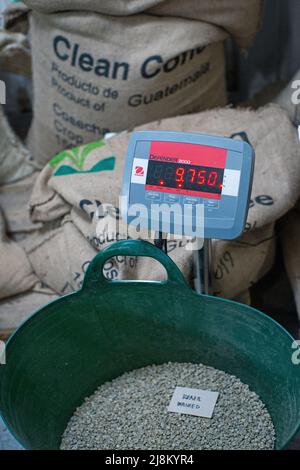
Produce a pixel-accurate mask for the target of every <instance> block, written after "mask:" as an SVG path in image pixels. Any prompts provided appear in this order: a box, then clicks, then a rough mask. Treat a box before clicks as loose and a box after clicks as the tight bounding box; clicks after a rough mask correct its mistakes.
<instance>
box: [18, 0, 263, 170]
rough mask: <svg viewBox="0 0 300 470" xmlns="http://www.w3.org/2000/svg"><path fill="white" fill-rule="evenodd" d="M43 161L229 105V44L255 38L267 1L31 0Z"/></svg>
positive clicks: (36, 148) (36, 135)
mask: <svg viewBox="0 0 300 470" xmlns="http://www.w3.org/2000/svg"><path fill="white" fill-rule="evenodd" d="M26 4H27V5H28V6H29V7H30V8H32V9H33V12H32V15H31V46H32V59H33V79H34V95H35V96H34V123H33V126H32V129H31V134H30V138H29V141H28V142H29V147H30V150H31V151H32V153H33V155H34V156H35V158H36V160H37V161H38V162H39V163H40V164H41V166H43V165H44V164H45V163H47V161H48V159H49V158H50V157H51V156H53V155H54V154H55V153H57V152H59V151H60V150H62V149H63V148H66V147H70V146H78V145H81V144H83V143H86V142H89V141H92V140H96V139H99V138H101V137H103V135H104V134H105V133H108V132H119V131H122V130H125V129H130V128H133V127H134V126H136V125H140V124H142V123H146V122H151V121H153V120H156V119H163V118H166V117H171V116H178V115H182V114H186V113H190V112H196V111H200V110H206V109H210V108H215V107H217V106H223V105H225V104H226V100H227V99H226V82H225V57H224V41H225V40H226V38H228V37H229V35H231V36H232V37H233V38H234V39H235V40H236V42H237V44H238V45H239V46H240V47H241V48H246V47H248V46H249V45H250V43H251V42H252V40H253V38H254V36H255V33H256V31H257V29H258V26H259V20H260V15H261V6H262V1H260V0H247V1H243V2H240V1H238V0H214V1H210V2H207V1H206V0H196V1H195V0H187V1H184V2H183V1H181V0H138V1H127V0H118V1H113V2H112V1H107V0H100V1H99V0H97V1H96V0H88V1H84V2H82V1H78V0H77V1H70V0H60V1H51V2H49V1H44V0H27V1H26Z"/></svg>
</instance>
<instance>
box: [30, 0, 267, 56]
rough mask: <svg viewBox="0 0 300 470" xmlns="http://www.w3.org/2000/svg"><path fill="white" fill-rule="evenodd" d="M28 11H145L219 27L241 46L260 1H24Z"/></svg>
mask: <svg viewBox="0 0 300 470" xmlns="http://www.w3.org/2000/svg"><path fill="white" fill-rule="evenodd" d="M26 4H27V5H29V6H30V7H31V8H33V9H35V10H38V11H41V12H45V13H53V12H58V11H67V10H83V9H84V10H85V11H93V12H98V13H102V14H104V15H115V16H128V15H133V14H138V13H141V12H147V13H148V14H151V15H158V16H176V17H178V18H191V19H193V20H194V19H195V20H200V21H204V22H206V23H211V24H213V25H217V26H220V27H221V28H223V29H225V30H226V31H227V32H229V33H230V34H231V35H232V36H233V37H234V38H235V40H236V42H237V44H238V45H239V46H240V47H243V48H246V47H249V45H250V44H251V42H252V40H253V38H254V36H255V34H256V32H257V29H258V27H259V23H260V17H261V11H262V5H263V1H262V0H243V1H242V2H241V1H240V0H210V1H209V2H208V1H207V0H184V1H182V0H113V1H111V0H85V1H84V3H83V1H82V0H51V2H49V1H47V0H26Z"/></svg>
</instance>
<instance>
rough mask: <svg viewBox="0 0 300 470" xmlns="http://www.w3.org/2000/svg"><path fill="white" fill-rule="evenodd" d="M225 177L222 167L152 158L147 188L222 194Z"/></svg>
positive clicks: (189, 192) (188, 192) (187, 192)
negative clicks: (168, 161)
mask: <svg viewBox="0 0 300 470" xmlns="http://www.w3.org/2000/svg"><path fill="white" fill-rule="evenodd" d="M223 177H224V170H222V169H220V168H211V167H204V166H195V165H182V164H178V163H162V162H158V161H155V160H150V161H149V164H148V172H147V179H146V189H155V190H156V191H162V192H164V191H165V189H176V190H177V192H179V193H180V194H190V195H193V193H196V195H197V196H198V195H199V192H205V193H211V194H216V195H220V194H221V192H222V183H223ZM172 192H174V191H172ZM211 194H210V196H211ZM207 197H208V196H207Z"/></svg>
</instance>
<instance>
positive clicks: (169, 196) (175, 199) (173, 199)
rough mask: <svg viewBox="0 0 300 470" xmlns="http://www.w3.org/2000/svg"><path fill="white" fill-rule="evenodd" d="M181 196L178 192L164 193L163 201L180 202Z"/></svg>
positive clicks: (169, 202)
mask: <svg viewBox="0 0 300 470" xmlns="http://www.w3.org/2000/svg"><path fill="white" fill-rule="evenodd" d="M180 198H181V196H180V195H179V194H165V198H164V202H166V203H167V204H176V203H177V202H180Z"/></svg>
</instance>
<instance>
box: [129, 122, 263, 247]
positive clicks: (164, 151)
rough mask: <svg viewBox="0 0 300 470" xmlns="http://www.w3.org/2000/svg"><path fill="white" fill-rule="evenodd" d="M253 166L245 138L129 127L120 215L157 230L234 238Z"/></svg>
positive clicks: (246, 200)
mask: <svg viewBox="0 0 300 470" xmlns="http://www.w3.org/2000/svg"><path fill="white" fill-rule="evenodd" d="M253 170H254V151H253V148H252V147H251V145H250V144H249V143H247V142H245V141H243V140H239V139H232V138H229V137H217V136H212V135H207V134H197V133H182V132H165V131H138V132H133V133H132V134H131V137H130V141H129V145H128V151H127V155H126V161H125V167H124V177H123V187H122V196H124V201H126V202H125V204H124V206H123V207H122V209H121V214H122V218H123V219H124V220H125V221H126V222H127V224H128V225H130V224H136V226H139V227H141V228H146V229H148V230H150V229H151V230H155V231H156V232H164V233H170V234H173V233H174V234H179V235H181V234H184V235H186V236H191V237H193V236H195V233H196V236H197V237H198V236H202V235H198V233H203V236H204V238H221V239H228V240H230V239H234V238H236V237H238V236H239V235H240V234H241V233H242V232H243V230H244V227H245V223H246V217H247V213H248V207H249V200H250V194H251V187H252V179H253ZM197 211H198V212H197ZM153 227H155V229H153ZM198 228H199V231H198ZM202 229H203V230H202ZM201 230H202V231H201Z"/></svg>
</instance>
